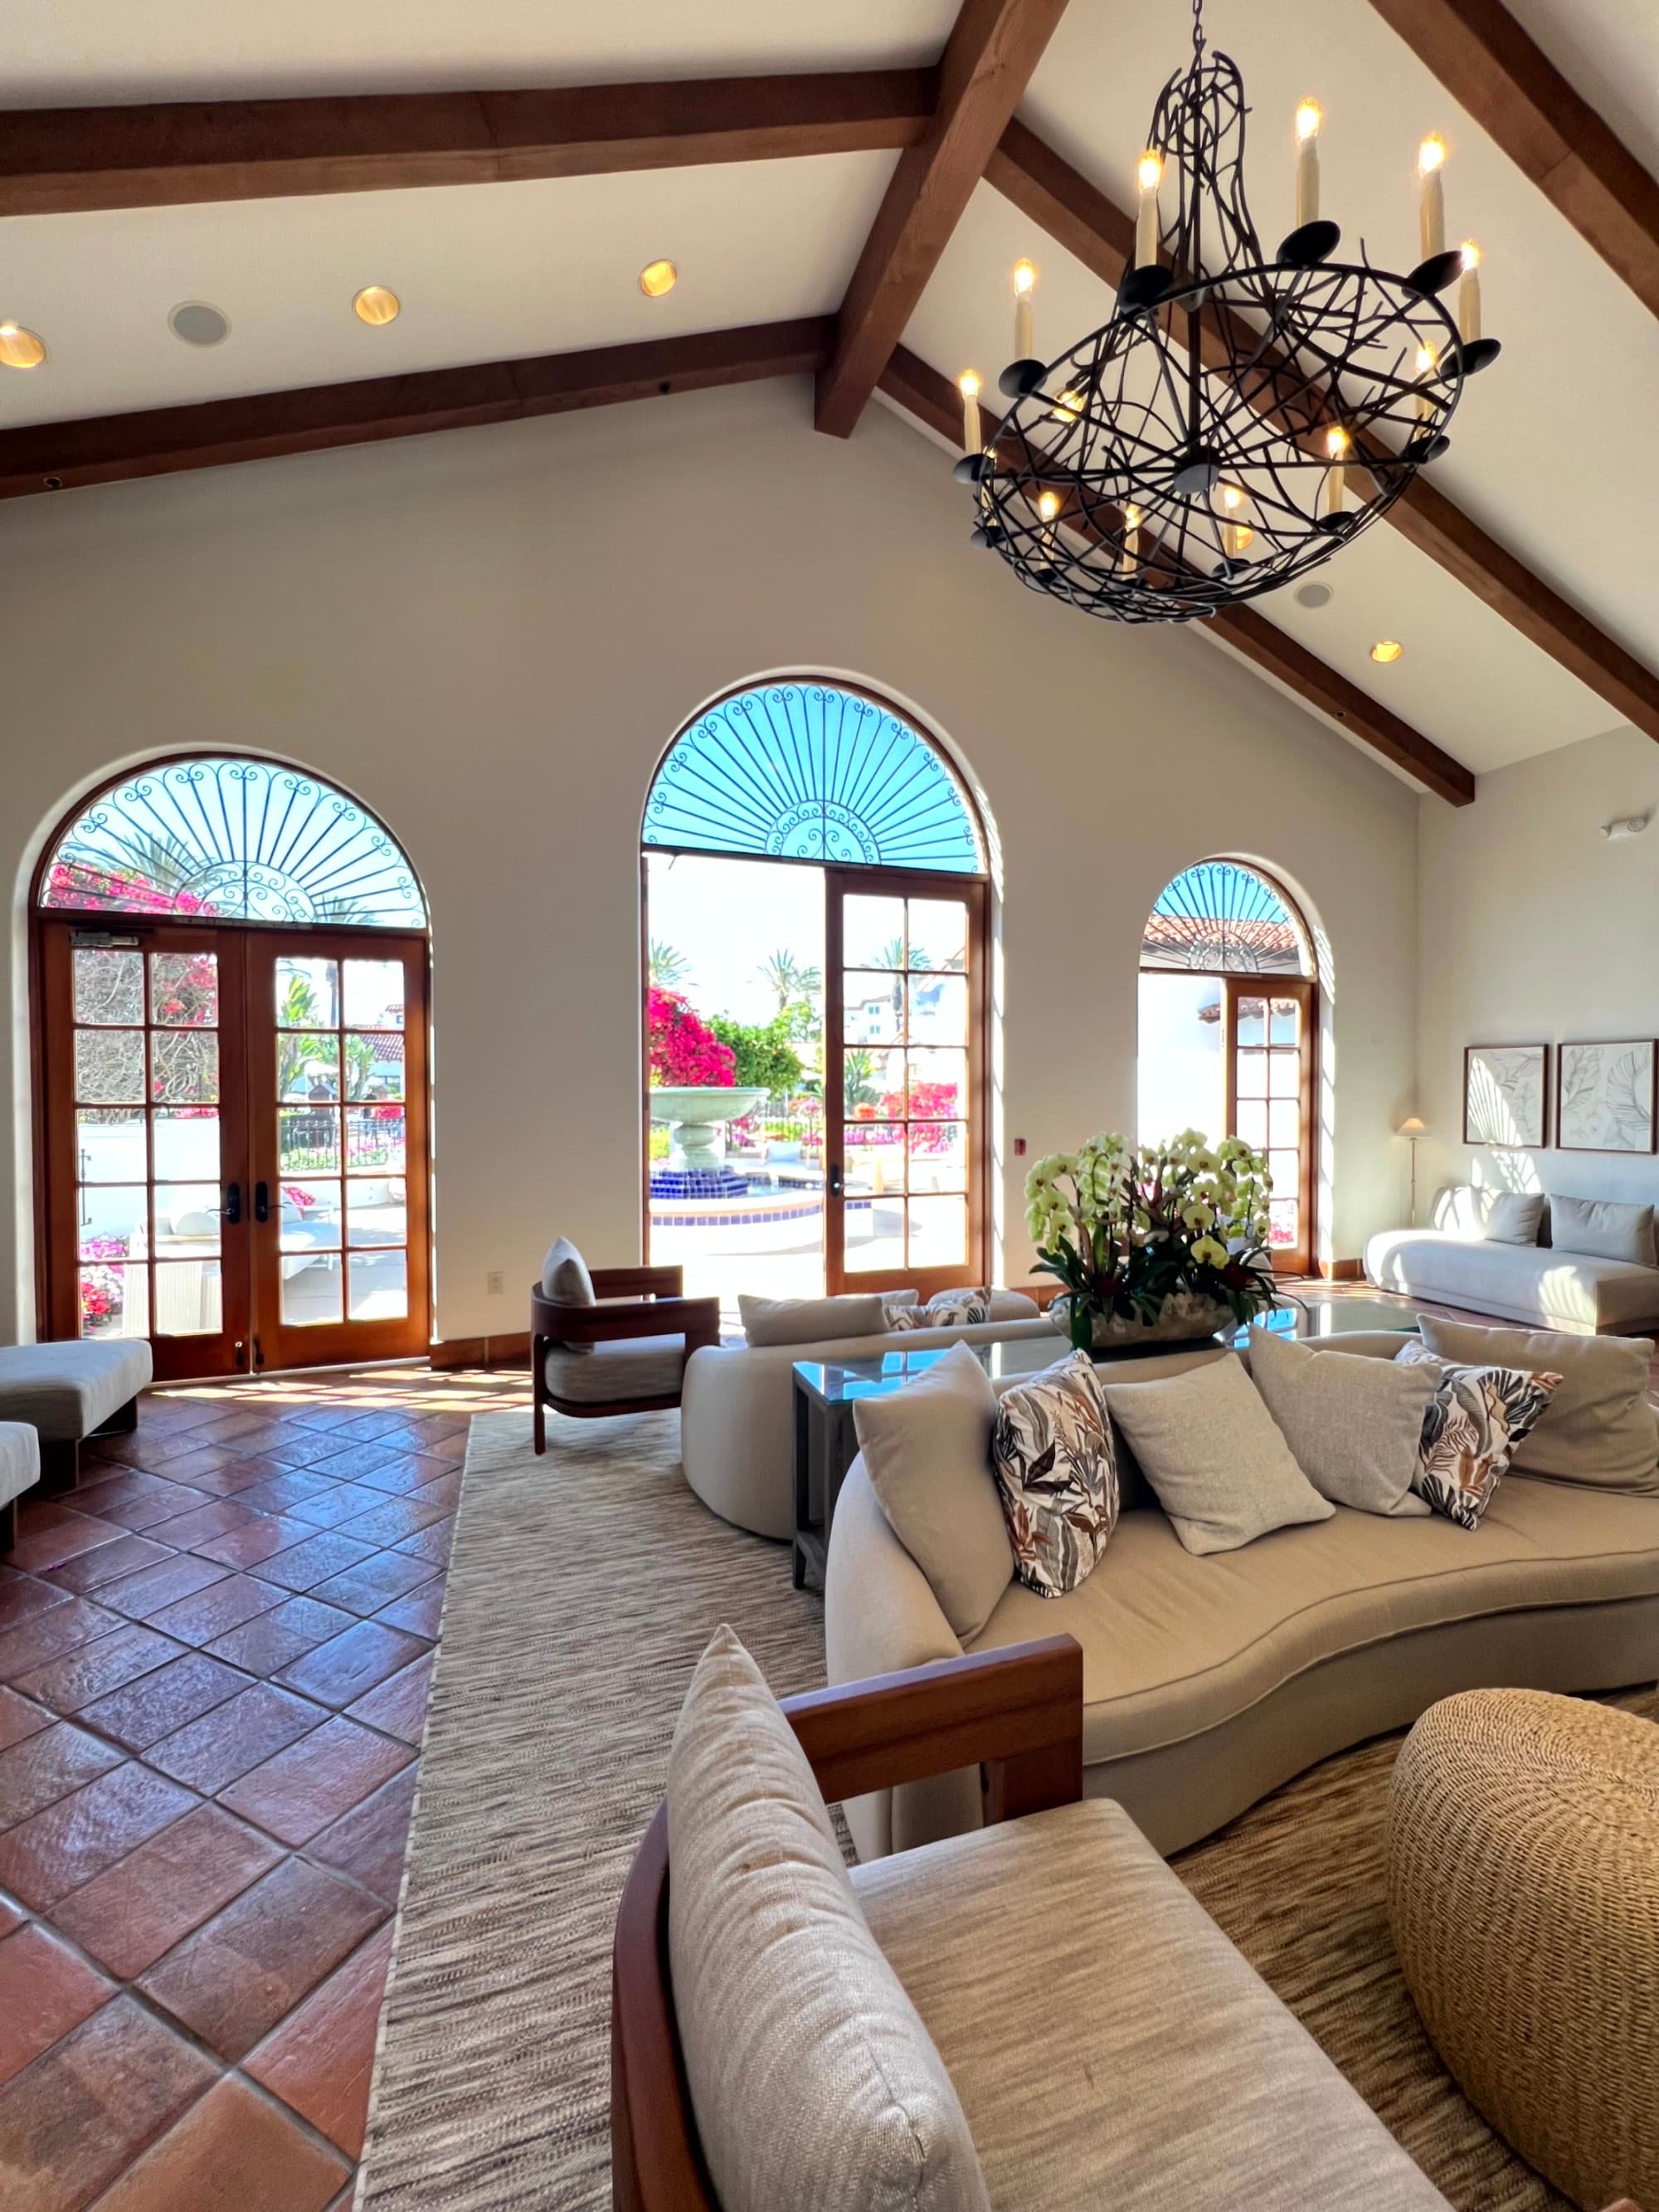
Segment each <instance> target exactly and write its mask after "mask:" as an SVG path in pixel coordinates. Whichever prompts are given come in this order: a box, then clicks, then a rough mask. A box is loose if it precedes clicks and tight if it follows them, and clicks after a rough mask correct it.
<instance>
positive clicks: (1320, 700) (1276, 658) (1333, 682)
mask: <svg viewBox="0 0 1659 2212" xmlns="http://www.w3.org/2000/svg"><path fill="white" fill-rule="evenodd" d="M880 389H881V390H882V391H883V392H884V393H885V394H886V395H887V397H888V398H890V399H892V400H895V401H896V403H897V404H898V405H899V406H901V407H902V408H905V409H906V410H908V412H909V413H910V414H912V415H914V416H915V417H916V418H917V420H918V421H919V422H925V423H926V424H927V427H928V428H929V429H930V430H934V431H937V432H938V433H939V436H940V437H942V438H945V439H946V440H948V441H949V442H950V443H951V444H952V445H955V444H956V442H957V439H958V438H959V437H960V435H961V431H962V404H961V401H960V399H959V398H958V397H957V389H956V386H954V385H953V384H952V383H951V380H950V379H949V378H948V377H946V376H942V375H941V374H939V371H938V370H937V369H936V368H931V367H930V366H929V365H928V363H927V362H925V361H922V360H921V359H920V358H919V356H916V355H915V354H914V353H912V352H911V351H910V350H909V349H908V347H907V346H899V347H897V348H896V349H895V351H894V354H893V356H892V358H891V360H890V362H888V364H887V366H886V368H884V370H883V371H882V374H881V378H880ZM980 420H981V428H983V431H984V435H985V442H986V443H987V445H991V444H994V442H995V439H996V435H997V431H998V429H999V428H1000V418H999V417H998V416H995V415H994V414H993V413H991V412H990V411H989V410H988V409H987V408H986V406H985V404H984V402H983V401H982V400H981V407H980ZM1200 627H1201V628H1203V629H1206V630H1209V631H1211V632H1212V633H1213V634H1214V635H1217V636H1218V637H1219V638H1220V639H1221V640H1222V641H1223V642H1224V643H1225V644H1227V645H1230V646H1231V647H1233V649H1234V650H1235V651H1236V652H1237V653H1243V656H1244V657H1245V659H1248V660H1251V661H1254V662H1255V665H1256V666H1257V667H1258V668H1261V669H1263V670H1265V671H1267V674H1268V675H1270V676H1273V677H1276V678H1278V680H1279V682H1280V683H1281V684H1284V685H1285V688H1286V690H1290V691H1293V692H1295V693H1296V694H1297V696H1298V697H1299V698H1301V699H1302V700H1304V702H1306V703H1307V704H1308V705H1309V706H1310V707H1313V708H1316V709H1317V711H1318V712H1319V713H1320V714H1326V715H1328V716H1329V717H1330V719H1331V720H1332V721H1334V722H1338V723H1340V725H1341V726H1342V727H1343V729H1345V730H1346V731H1347V732H1349V733H1350V734H1351V735H1352V736H1353V737H1356V738H1358V739H1359V741H1360V743H1361V744H1365V745H1369V746H1370V749H1371V750H1372V751H1373V752H1376V753H1380V754H1381V755H1382V756H1383V759H1384V760H1388V761H1391V762H1393V763H1394V765H1395V767H1396V768H1400V769H1404V770H1405V771H1406V773H1407V775H1410V776H1413V777H1414V778H1415V779H1416V781H1418V782H1419V783H1420V784H1423V785H1424V786H1425V787H1426V788H1427V789H1428V790H1430V791H1431V792H1433V793H1435V794H1436V795H1437V797H1438V798H1441V799H1445V800H1446V802H1447V803H1448V805H1452V806H1467V805H1469V803H1470V802H1471V800H1472V799H1474V776H1473V775H1471V774H1470V772H1469V770H1468V769H1466V768H1465V767H1464V766H1463V763H1462V762H1461V761H1458V760H1454V759H1453V758H1452V757H1451V755H1450V754H1449V752H1445V751H1443V750H1442V749H1441V747H1440V746H1438V745H1437V744H1435V742H1434V740H1433V738H1427V737H1425V736H1424V734H1423V732H1421V731H1420V730H1418V729H1413V726H1412V725H1411V724H1410V723H1409V722H1407V721H1406V720H1403V719H1402V718H1401V716H1400V715H1398V714H1394V713H1392V712H1391V711H1390V710H1389V708H1387V707H1384V706H1381V705H1379V704H1378V702H1376V700H1375V699H1372V698H1371V697H1370V696H1369V695H1368V694H1367V693H1365V692H1364V691H1362V690H1360V688H1359V686H1358V684H1353V683H1351V682H1350V681H1349V679H1348V678H1346V676H1342V675H1340V674H1339V673H1338V671H1336V670H1335V669H1334V668H1332V667H1330V666H1329V665H1328V664H1327V663H1326V662H1324V661H1322V660H1321V659H1319V658H1318V656H1317V655H1316V653H1310V652H1309V650H1308V648H1307V647H1306V646H1304V645H1300V644H1298V643H1297V641H1296V639H1294V638H1293V637H1291V636H1289V635H1287V634H1286V633H1285V631H1284V630H1282V629H1279V628H1278V627H1277V625H1276V624H1274V623H1271V622H1269V621H1268V620H1267V617H1266V616H1265V615H1263V614H1261V613H1260V612H1258V611H1257V610H1256V608H1255V606H1253V605H1252V606H1237V607H1226V608H1223V609H1222V610H1221V611H1219V612H1218V613H1217V614H1215V615H1212V617H1210V618H1209V619H1208V621H1206V623H1202V624H1201V625H1200Z"/></svg>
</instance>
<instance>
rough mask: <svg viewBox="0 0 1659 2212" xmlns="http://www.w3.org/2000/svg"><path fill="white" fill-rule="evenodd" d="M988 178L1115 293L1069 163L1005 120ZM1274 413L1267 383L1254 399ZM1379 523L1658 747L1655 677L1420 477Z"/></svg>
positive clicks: (1104, 225)
mask: <svg viewBox="0 0 1659 2212" xmlns="http://www.w3.org/2000/svg"><path fill="white" fill-rule="evenodd" d="M986 179H987V182H988V183H990V184H993V185H995V186H996V188H997V190H998V191H1000V192H1001V193H1002V194H1003V196H1004V197H1005V198H1007V199H1010V200H1012V202H1013V204H1014V205H1015V206H1016V207H1017V208H1018V209H1019V210H1020V211H1021V213H1022V214H1023V215H1025V216H1029V217H1030V220H1031V221H1032V222H1035V223H1036V224H1037V225H1038V227H1039V228H1041V229H1042V230H1044V231H1046V232H1047V233H1048V235H1049V237H1051V238H1052V239H1054V240H1055V241H1056V243H1057V244H1059V245H1060V246H1063V247H1064V248H1065V249H1066V252H1069V253H1071V254H1073V255H1074V256H1075V257H1076V258H1077V259H1079V261H1081V262H1082V263H1083V264H1084V266H1085V268H1087V269H1089V270H1091V271H1092V272H1093V274H1094V275H1095V276H1098V277H1099V278H1100V279H1101V281H1102V282H1103V283H1106V284H1109V285H1110V286H1111V287H1112V288H1113V289H1114V290H1115V289H1116V287H1117V285H1118V283H1119V282H1120V280H1121V277H1122V275H1123V271H1124V270H1125V268H1126V267H1127V265H1128V262H1129V258H1130V256H1131V255H1132V254H1133V250H1134V222H1133V217H1132V216H1127V215H1125V214H1124V213H1123V211H1122V210H1121V208H1118V207H1117V206H1115V204H1113V203H1112V202H1111V201H1110V200H1109V199H1108V198H1107V197H1105V195H1104V194H1103V192H1100V191H1097V189H1096V187H1095V186H1094V185H1091V183H1090V182H1089V180H1088V179H1087V178H1086V177H1084V176H1082V175H1080V174H1079V172H1078V171H1077V170H1076V169H1074V168H1073V167H1072V166H1071V164H1070V162H1068V161H1065V160H1064V159H1062V157H1061V156H1060V155H1058V154H1056V153H1055V152H1054V149H1052V147H1049V146H1046V145H1044V143H1042V140H1041V139H1040V138H1038V137H1036V134H1035V133H1034V132H1033V131H1030V130H1028V129H1027V128H1026V127H1025V125H1024V124H1022V123H1018V122H1011V123H1010V124H1009V125H1008V128H1007V130H1006V131H1004V133H1003V135H1002V138H1001V141H1000V143H999V144H998V146H997V148H996V150H995V152H994V154H993V155H992V156H991V159H990V161H989V162H988V163H987V167H986ZM1208 358H1209V359H1210V362H1211V365H1212V366H1213V367H1220V366H1222V365H1223V364H1224V363H1225V361H1226V360H1227V358H1228V354H1227V349H1226V347H1225V344H1224V343H1221V341H1220V339H1219V337H1218V336H1217V337H1215V338H1214V339H1213V340H1212V344H1211V346H1210V348H1209V349H1208ZM1259 403H1260V404H1261V406H1262V409H1263V411H1264V412H1266V411H1268V410H1271V407H1272V405H1273V392H1272V387H1271V385H1269V384H1266V383H1264V385H1263V386H1262V387H1261V393H1260V395H1259ZM1385 520H1388V521H1389V522H1390V523H1392V524H1393V526H1394V527H1395V529H1396V530H1398V531H1399V532H1401V535H1402V536H1403V537H1404V538H1407V540H1408V541H1409V542H1410V543H1411V544H1413V545H1414V546H1416V547H1417V548H1418V550H1419V551H1420V552H1423V553H1426V554H1428V555H1429V556H1430V557H1431V559H1432V560H1435V561H1437V562H1439V564H1440V566H1441V567H1442V568H1444V569H1445V570H1446V571H1447V573H1448V574H1450V575H1453V576H1455V578H1456V579H1457V580H1458V582H1459V583H1461V584H1463V585H1465V586H1468V589H1469V590H1470V591H1472V592H1474V594H1475V596H1476V597H1477V598H1478V599H1481V600H1483V601H1484V602H1485V604H1486V605H1487V606H1489V607H1491V608H1492V611H1493V612H1494V613H1496V614H1499V615H1501V616H1502V617H1504V621H1505V622H1507V623H1510V624H1511V625H1512V626H1513V627H1514V628H1515V629H1518V630H1519V631H1520V632H1521V634H1522V636H1524V637H1527V638H1528V639H1530V640H1531V641H1532V643H1533V644H1534V645H1535V646H1537V647H1539V648H1540V649H1541V651H1542V652H1545V653H1548V654H1549V656H1550V658H1551V659H1553V660H1555V661H1557V662H1559V664H1560V665H1561V666H1562V667H1563V668H1565V669H1566V670H1567V671H1569V672H1570V673H1571V674H1572V675H1574V676H1576V677H1577V678H1578V680H1579V682H1580V683H1582V684H1585V685H1587V686H1588V688H1589V690H1592V691H1594V692H1596V693H1597V694H1598V695H1599V696H1601V698H1603V699H1605V700H1606V701H1607V704H1608V705H1609V706H1610V707H1612V708H1613V710H1614V712H1615V713H1617V714H1622V715H1624V716H1626V719H1627V720H1630V721H1632V722H1633V723H1634V724H1635V726H1636V727H1637V728H1638V730H1642V731H1644V732H1645V733H1646V734H1647V735H1648V736H1649V737H1650V738H1655V739H1656V740H1659V675H1656V674H1655V673H1654V671H1652V670H1651V669H1650V668H1648V667H1646V666H1645V665H1644V664H1643V663H1642V662H1641V661H1639V660H1638V659H1636V657H1635V655H1634V654H1633V653H1627V652H1626V650H1625V648H1624V647H1623V646H1621V645H1620V644H1619V642H1618V641H1617V640H1616V639H1613V638H1612V637H1609V636H1608V635H1607V632H1606V631H1605V630H1603V629H1601V628H1600V627H1599V625H1598V624H1597V623H1595V622H1594V621H1593V620H1592V619H1591V617H1589V616H1588V615H1586V614H1584V613H1583V611H1581V610H1580V609H1578V608H1577V607H1575V606H1573V605H1571V603H1570V602H1569V601H1568V600H1566V599H1563V598H1562V596H1561V594H1560V593H1559V592H1557V591H1556V590H1554V589H1553V586H1550V585H1549V584H1547V583H1546V582H1545V580H1544V579H1543V578H1542V577H1541V575H1539V574H1537V573H1536V572H1535V571H1534V570H1533V569H1531V568H1528V566H1527V564H1526V563H1525V562H1523V561H1522V560H1521V559H1519V558H1518V557H1517V556H1516V555H1515V554H1513V553H1511V552H1510V551H1509V550H1508V549H1507V548H1506V547H1504V546H1503V545H1501V544H1498V540H1497V539H1496V538H1493V537H1492V535H1491V534H1490V532H1486V531H1485V530H1482V529H1481V528H1480V526H1479V525H1478V524H1476V523H1474V522H1473V521H1471V520H1470V519H1469V517H1468V515H1467V514H1465V513H1463V512H1462V509H1461V508H1460V507H1457V506H1455V504H1454V502H1453V501H1451V500H1449V499H1448V498H1447V497H1446V495H1445V494H1444V493H1443V492H1442V491H1440V490H1439V489H1437V487H1436V486H1435V484H1434V483H1432V482H1431V479H1430V477H1428V476H1427V475H1425V474H1424V473H1422V472H1419V475H1418V476H1417V477H1415V478H1414V480H1413V483H1412V485H1411V488H1410V489H1409V490H1408V491H1407V492H1406V493H1405V495H1403V496H1402V497H1401V498H1400V499H1397V500H1396V501H1395V502H1394V504H1393V506H1392V507H1389V509H1388V511H1387V514H1386V517H1385Z"/></svg>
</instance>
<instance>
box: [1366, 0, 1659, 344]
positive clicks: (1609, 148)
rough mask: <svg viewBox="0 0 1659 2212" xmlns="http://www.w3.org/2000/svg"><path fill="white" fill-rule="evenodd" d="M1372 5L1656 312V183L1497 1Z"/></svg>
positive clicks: (1394, 0)
mask: <svg viewBox="0 0 1659 2212" xmlns="http://www.w3.org/2000/svg"><path fill="white" fill-rule="evenodd" d="M1371 4H1372V6H1373V7H1374V8H1375V9H1376V12H1377V14H1378V15H1381V16H1382V18H1383V21H1384V22H1386V23H1388V24H1389V25H1390V26H1391V27H1392V28H1393V29H1395V30H1396V31H1397V32H1398V33H1400V35H1401V38H1402V39H1403V40H1405V41H1406V44H1407V46H1409V47H1410V48H1411V49H1412V52H1413V53H1414V54H1415V55H1416V56H1417V57H1418V58H1419V61H1421V62H1424V63H1425V64H1426V65H1427V66H1428V68H1429V69H1431V70H1432V71H1433V72H1434V74H1435V76H1437V77H1438V78H1439V80H1440V82H1441V83H1442V84H1443V85H1444V86H1445V88H1446V89H1447V91H1448V92H1449V93H1450V94H1451V95H1452V98H1453V99H1454V100H1456V101H1457V102H1458V104H1459V105H1460V106H1462V107H1466V108H1467V109H1468V112H1469V113H1470V114H1471V115H1472V116H1473V117H1474V119H1475V121H1476V122H1477V123H1478V124H1479V125H1480V127H1481V129H1482V130H1483V131H1485V132H1486V135H1487V137H1489V138H1491V139H1492V140H1494V141H1495V143H1497V144H1498V145H1499V146H1501V147H1502V148H1503V149H1504V152H1505V153H1506V154H1507V155H1509V157H1510V161H1513V162H1514V163H1515V164H1516V167H1517V168H1519V169H1521V170H1522V172H1523V173H1525V174H1526V175H1527V176H1528V177H1529V178H1530V179H1532V181H1533V183H1534V184H1535V185H1537V186H1538V188H1539V190H1540V191H1541V192H1544V193H1545V194H1546V195H1547V197H1549V198H1550V199H1552V200H1553V201H1554V203H1555V204H1556V206H1557V207H1559V209H1560V210H1561V212H1562V214H1563V215H1564V216H1565V217H1566V218H1567V221H1568V222H1570V223H1571V225H1572V226H1573V228H1574V229H1575V230H1577V232H1578V233H1579V234H1580V235H1581V236H1582V237H1583V238H1586V239H1588V240H1589V243H1590V244H1591V245H1592V246H1594V247H1595V250H1596V252H1598V253H1599V254H1600V255H1601V258H1602V259H1603V260H1604V261H1605V262H1606V263H1607V265H1608V267H1609V268H1611V269H1612V270H1614V271H1615V272H1616V273H1617V275H1619V276H1621V277H1622V278H1623V279H1624V281H1625V283H1626V284H1628V285H1629V287H1630V289H1631V290H1632V292H1634V293H1635V295H1636V296H1637V297H1638V299H1639V300H1640V301H1641V302H1642V304H1643V305H1644V307H1646V308H1647V309H1648V310H1649V312H1650V313H1652V314H1656V315H1659V182H1656V181H1655V179H1654V178H1653V177H1652V176H1651V175H1650V173H1649V172H1648V171H1647V170H1646V169H1644V167H1642V164H1641V163H1640V162H1639V161H1638V160H1637V158H1636V156H1635V155H1633V154H1632V152H1631V150H1630V149H1629V148H1628V147H1627V146H1626V145H1625V143H1623V141H1622V140H1621V139H1620V138H1618V137H1615V136H1614V134H1613V131H1610V130H1609V129H1608V128H1607V125H1606V124H1605V123H1604V122H1603V121H1602V119H1601V117H1600V116H1599V115H1598V114H1597V113H1596V112H1595V109H1594V108H1593V107H1592V106H1590V104H1589V101H1588V100H1585V99H1583V98H1582V97H1581V96H1580V94H1577V92H1575V91H1574V90H1573V88H1572V87H1571V85H1570V84H1569V83H1568V82H1567V80H1566V78H1565V77H1564V76H1562V74H1561V72H1560V70H1559V69H1557V68H1556V66H1555V64H1554V63H1553V62H1552V61H1551V60H1550V58H1549V57H1548V56H1547V54H1546V53H1545V52H1543V51H1542V49H1541V47H1539V46H1536V45H1535V44H1534V41H1533V40H1531V39H1529V38H1528V35H1527V33H1526V32H1525V31H1523V30H1522V27H1521V26H1520V24H1519V23H1517V22H1516V20H1515V18H1514V16H1513V15H1510V13H1509V11H1508V9H1505V8H1504V7H1502V6H1500V5H1499V0H1371Z"/></svg>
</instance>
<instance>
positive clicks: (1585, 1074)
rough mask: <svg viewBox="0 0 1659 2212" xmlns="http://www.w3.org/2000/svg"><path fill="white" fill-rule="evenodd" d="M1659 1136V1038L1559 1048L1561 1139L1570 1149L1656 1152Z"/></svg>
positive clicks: (1558, 1134)
mask: <svg viewBox="0 0 1659 2212" xmlns="http://www.w3.org/2000/svg"><path fill="white" fill-rule="evenodd" d="M1656 1135H1659V1040H1656V1039H1655V1038H1652V1037H1628V1038H1626V1037H1620V1038H1611V1039H1600V1038H1595V1039H1590V1040H1587V1041H1585V1042H1571V1043H1563V1044H1559V1045H1558V1046H1557V1047H1556V1048H1555V1143H1556V1149H1557V1150H1558V1151H1559V1152H1627V1153H1638V1154H1639V1153H1644V1152H1653V1151H1654V1149H1655V1146H1656Z"/></svg>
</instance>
